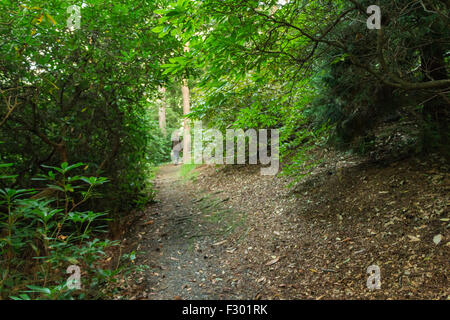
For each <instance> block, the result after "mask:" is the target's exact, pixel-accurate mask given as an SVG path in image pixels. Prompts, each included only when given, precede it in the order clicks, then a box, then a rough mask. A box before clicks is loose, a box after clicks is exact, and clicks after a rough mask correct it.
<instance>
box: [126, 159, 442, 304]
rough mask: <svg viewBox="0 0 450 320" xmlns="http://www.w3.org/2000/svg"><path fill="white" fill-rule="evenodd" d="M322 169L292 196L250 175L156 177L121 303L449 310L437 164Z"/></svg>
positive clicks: (273, 180) (135, 233)
mask: <svg viewBox="0 0 450 320" xmlns="http://www.w3.org/2000/svg"><path fill="white" fill-rule="evenodd" d="M336 157H338V158H336ZM328 163H333V165H327V164H326V163H325V164H323V165H322V166H321V167H319V168H318V169H317V170H316V171H315V172H314V173H313V174H312V175H311V176H309V177H307V178H306V179H304V180H302V181H301V182H300V183H298V184H297V185H295V187H293V188H289V187H288V185H289V184H290V183H291V182H292V180H291V179H290V178H288V177H283V176H262V175H260V170H259V169H260V168H259V167H257V166H201V167H198V168H197V169H195V171H194V173H195V174H194V175H192V179H188V180H186V179H183V178H182V177H180V175H179V170H180V166H174V165H166V166H163V167H161V169H160V172H159V173H158V176H157V179H156V181H155V185H156V187H157V189H158V195H157V202H156V203H155V204H153V205H151V206H149V207H148V208H147V209H146V210H145V211H144V212H142V213H141V215H140V216H139V218H138V220H137V222H136V223H135V224H134V226H133V228H132V229H131V230H130V231H129V234H130V237H129V239H127V242H128V243H131V244H132V245H134V246H135V248H136V250H137V251H139V252H141V254H140V255H139V258H138V259H137V261H136V263H137V264H142V265H147V266H149V269H148V270H147V271H145V272H144V273H142V274H141V276H140V277H139V279H138V280H137V283H138V284H139V285H138V286H137V287H136V290H135V291H134V292H133V294H132V297H131V298H133V299H187V300H188V299H202V300H203V299H449V298H450V290H449V281H448V268H449V252H450V237H449V226H450V225H449V218H450V217H449V204H450V201H449V194H450V193H449V190H450V174H449V167H448V164H447V162H446V161H445V159H440V158H437V157H430V158H428V159H419V158H410V159H406V160H402V161H398V162H393V163H390V164H383V166H380V165H378V164H374V163H369V162H367V161H365V160H364V159H357V158H355V159H348V158H345V157H340V158H339V156H335V158H334V159H333V161H329V162H328ZM438 235H439V236H438ZM438 240H439V241H438ZM373 265H375V266H378V267H379V269H380V283H381V288H380V289H373V290H371V289H369V288H368V286H367V279H368V277H369V274H368V273H367V269H368V267H369V266H373Z"/></svg>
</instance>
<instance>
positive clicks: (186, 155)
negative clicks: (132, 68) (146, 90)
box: [181, 44, 191, 163]
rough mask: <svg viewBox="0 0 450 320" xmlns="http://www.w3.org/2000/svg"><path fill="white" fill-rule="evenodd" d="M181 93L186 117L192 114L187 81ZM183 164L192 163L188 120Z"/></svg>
mask: <svg viewBox="0 0 450 320" xmlns="http://www.w3.org/2000/svg"><path fill="white" fill-rule="evenodd" d="M184 51H186V52H188V51H189V44H186V46H185V47H184ZM181 92H182V93H183V114H184V115H185V116H186V115H187V114H188V113H189V112H190V101H189V86H188V80H187V79H183V86H182V87H181ZM183 163H191V128H190V120H189V119H187V118H185V119H184V133H183Z"/></svg>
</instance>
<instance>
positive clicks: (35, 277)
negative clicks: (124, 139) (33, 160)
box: [0, 163, 124, 299]
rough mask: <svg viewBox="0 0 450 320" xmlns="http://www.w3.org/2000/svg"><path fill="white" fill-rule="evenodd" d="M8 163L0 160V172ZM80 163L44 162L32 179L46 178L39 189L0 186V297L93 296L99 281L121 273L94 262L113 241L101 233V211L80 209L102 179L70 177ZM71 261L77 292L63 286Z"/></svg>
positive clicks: (93, 195)
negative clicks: (77, 270) (77, 281)
mask: <svg viewBox="0 0 450 320" xmlns="http://www.w3.org/2000/svg"><path fill="white" fill-rule="evenodd" d="M11 166H12V165H11V164H0V170H3V171H4V170H7V169H10V168H11ZM82 166H85V165H84V164H82V163H77V164H74V165H68V164H67V163H62V164H61V166H60V167H54V166H45V168H46V169H47V170H48V171H47V173H46V174H41V175H39V176H38V177H37V178H36V179H35V180H40V181H45V182H46V184H47V188H46V189H45V191H44V192H38V191H37V190H35V189H14V188H3V189H0V228H1V229H0V298H1V299H6V298H8V297H10V298H12V299H75V298H98V297H102V296H104V295H105V294H106V293H105V291H104V289H103V288H102V286H101V285H102V284H105V283H106V282H109V281H113V280H114V278H115V276H117V274H118V273H120V272H122V271H124V270H123V268H116V269H114V270H107V269H106V270H104V269H103V268H102V266H101V265H100V264H99V263H100V260H101V259H102V258H104V256H105V249H107V248H109V247H111V246H116V245H118V244H119V242H118V241H111V240H108V239H105V237H104V233H105V231H106V220H108V219H107V218H106V215H107V213H106V212H93V211H90V210H83V207H84V206H83V204H84V203H86V202H87V201H92V200H93V199H97V198H99V197H100V195H99V194H98V193H97V191H96V190H97V189H98V187H100V186H101V185H104V184H105V183H107V182H108V180H107V179H106V178H103V177H87V176H82V175H74V174H73V172H75V171H76V170H77V168H80V167H82ZM13 178H14V176H13V175H10V174H7V175H6V174H1V175H0V179H2V180H11V179H13ZM99 236H100V237H99ZM71 265H76V266H78V267H80V270H81V290H77V289H73V288H72V287H70V286H68V285H67V279H68V277H69V275H68V274H66V269H67V268H68V267H69V266H71Z"/></svg>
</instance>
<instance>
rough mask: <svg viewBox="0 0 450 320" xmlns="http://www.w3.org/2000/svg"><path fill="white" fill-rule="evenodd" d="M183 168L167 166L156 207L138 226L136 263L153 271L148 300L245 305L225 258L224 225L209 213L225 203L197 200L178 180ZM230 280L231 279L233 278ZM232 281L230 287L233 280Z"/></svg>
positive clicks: (147, 281) (217, 199)
mask: <svg viewBox="0 0 450 320" xmlns="http://www.w3.org/2000/svg"><path fill="white" fill-rule="evenodd" d="M179 169H180V166H173V165H167V166H163V167H162V168H161V170H160V172H159V173H158V175H157V178H156V181H155V186H156V188H157V190H158V195H157V198H156V200H157V204H155V205H153V206H150V207H149V208H148V209H147V210H146V212H145V215H144V216H143V217H142V218H141V220H140V221H139V223H138V225H137V226H136V233H137V236H138V237H137V238H136V240H137V242H138V243H139V245H138V251H140V252H142V253H144V254H143V255H142V256H141V258H140V259H139V261H137V263H139V264H145V265H148V266H150V271H148V272H147V274H146V276H145V278H146V279H145V280H144V285H143V286H142V287H143V289H144V290H145V292H144V295H146V296H147V297H146V298H147V299H186V300H187V299H189V300H190V299H202V300H205V299H245V298H248V296H247V295H245V294H244V295H242V294H239V293H236V292H234V290H233V289H232V287H231V286H230V283H229V282H228V281H226V278H229V276H230V274H232V273H230V270H229V268H228V267H227V266H226V265H222V264H221V263H220V262H219V260H218V259H217V257H219V256H221V255H222V254H224V252H223V251H224V250H225V249H224V247H223V246H222V244H223V240H222V239H223V238H224V236H225V235H226V233H227V232H226V230H224V229H223V227H224V225H223V224H221V223H220V222H219V221H217V220H214V219H210V218H211V215H210V214H208V213H210V212H211V210H209V211H208V209H209V208H211V209H212V208H214V210H220V209H218V208H219V207H220V206H219V205H220V204H222V203H225V202H226V201H223V200H222V199H220V197H214V195H209V194H207V193H205V194H195V193H194V192H193V191H192V190H190V188H189V184H190V182H188V181H183V179H181V178H180V176H179ZM231 278H232V277H231ZM231 278H230V281H231V282H232V281H233V279H231Z"/></svg>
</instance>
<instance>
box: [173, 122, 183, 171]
mask: <svg viewBox="0 0 450 320" xmlns="http://www.w3.org/2000/svg"><path fill="white" fill-rule="evenodd" d="M182 149H183V143H182V142H181V136H180V130H175V131H174V132H173V133H172V160H173V163H174V164H175V165H177V164H179V163H180V152H181V150H182Z"/></svg>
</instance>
